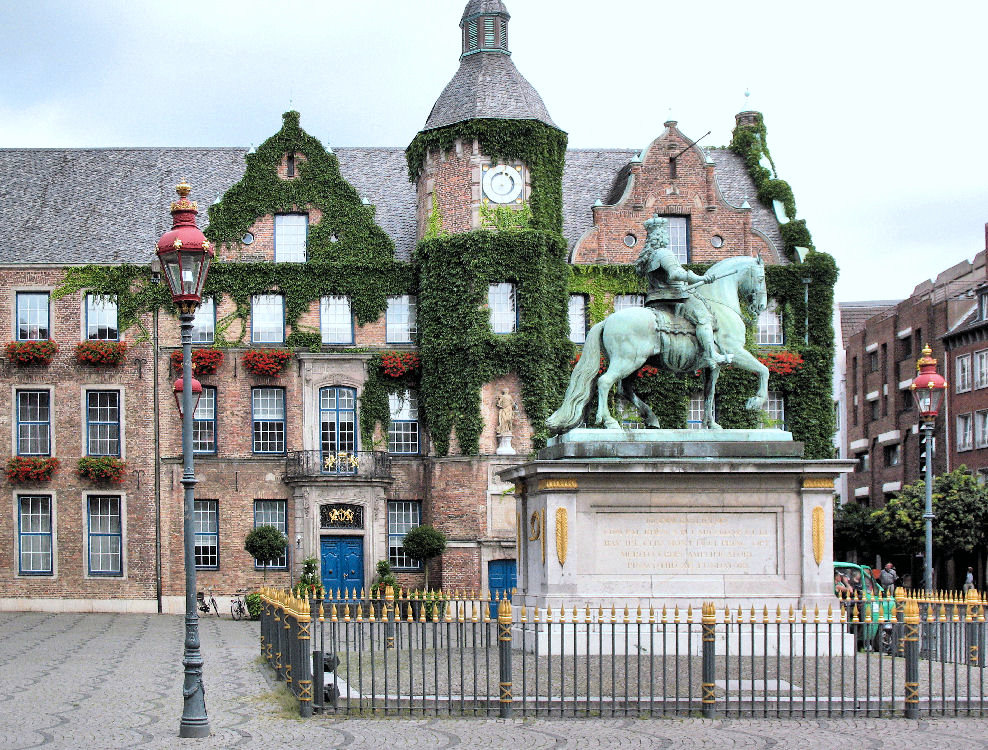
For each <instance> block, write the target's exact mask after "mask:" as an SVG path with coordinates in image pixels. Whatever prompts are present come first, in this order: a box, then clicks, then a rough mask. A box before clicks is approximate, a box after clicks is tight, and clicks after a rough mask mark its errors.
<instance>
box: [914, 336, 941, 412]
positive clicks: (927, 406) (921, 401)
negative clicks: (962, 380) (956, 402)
mask: <svg viewBox="0 0 988 750" xmlns="http://www.w3.org/2000/svg"><path fill="white" fill-rule="evenodd" d="M916 370H917V371H918V372H919V374H918V375H917V376H916V379H915V380H913V382H912V385H910V386H909V390H911V391H912V392H913V399H914V400H915V401H916V408H917V409H918V410H919V416H920V418H921V419H922V420H923V421H924V422H932V421H933V420H934V419H936V418H937V413H938V412H939V411H940V402H941V401H942V400H943V394H944V392H945V391H946V390H947V381H946V380H944V379H943V377H942V376H941V375H940V374H939V373H938V372H937V361H936V360H935V359H934V358H933V350H932V349H930V345H929V344H927V345H926V346H925V347H923V356H922V357H920V358H919V361H918V362H916Z"/></svg>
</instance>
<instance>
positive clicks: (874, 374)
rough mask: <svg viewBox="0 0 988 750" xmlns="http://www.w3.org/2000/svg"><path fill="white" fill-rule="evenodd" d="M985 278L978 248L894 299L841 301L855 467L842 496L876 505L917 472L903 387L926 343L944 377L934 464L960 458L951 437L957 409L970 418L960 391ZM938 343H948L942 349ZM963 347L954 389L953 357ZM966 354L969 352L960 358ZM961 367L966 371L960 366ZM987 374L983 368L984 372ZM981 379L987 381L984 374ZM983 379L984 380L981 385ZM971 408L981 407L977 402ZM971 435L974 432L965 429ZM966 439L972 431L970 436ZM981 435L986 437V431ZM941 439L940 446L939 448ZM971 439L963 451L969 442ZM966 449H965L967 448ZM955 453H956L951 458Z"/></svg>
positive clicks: (909, 404) (966, 382) (916, 435)
mask: <svg viewBox="0 0 988 750" xmlns="http://www.w3.org/2000/svg"><path fill="white" fill-rule="evenodd" d="M984 282H985V253H984V252H982V253H979V254H978V255H977V256H975V258H974V260H973V262H972V261H962V262H961V263H958V264H957V265H955V266H953V267H951V268H949V269H947V270H946V271H944V272H942V273H941V274H940V275H939V276H937V278H936V280H934V281H925V282H923V283H922V284H920V285H918V286H917V287H916V288H915V289H914V290H913V293H912V294H911V295H910V296H909V297H908V298H907V299H905V300H902V301H900V302H891V301H889V302H860V303H858V302H855V303H842V304H841V316H842V321H843V325H844V345H845V363H846V394H847V395H846V398H847V412H846V415H845V424H846V431H847V438H846V439H847V445H846V451H847V453H846V455H847V457H848V458H856V459H857V460H858V467H857V469H856V471H855V472H854V473H852V474H849V475H848V480H847V481H848V497H847V498H846V499H847V500H855V501H857V502H859V503H864V504H867V505H870V506H872V507H881V506H882V505H884V503H885V500H886V499H887V498H888V497H889V496H891V495H892V494H894V493H895V492H897V491H899V490H900V489H901V488H902V487H903V486H904V485H906V484H909V483H911V482H914V481H916V480H917V479H920V478H921V475H920V466H921V456H920V452H921V445H920V437H921V434H920V432H919V420H918V417H917V414H916V409H915V406H914V404H913V397H912V394H911V392H910V391H909V390H908V389H909V385H910V384H911V383H912V381H913V378H915V377H916V361H917V360H918V359H919V357H920V353H921V351H922V349H923V347H924V346H925V345H926V344H929V345H930V347H931V348H932V350H933V356H934V357H935V358H936V359H937V360H938V361H939V368H938V369H939V371H940V372H941V373H942V374H944V376H945V377H946V378H947V382H948V383H949V384H950V386H951V387H950V390H949V391H948V394H947V398H946V399H945V403H944V405H943V406H941V409H940V416H939V417H938V418H937V423H936V434H935V436H936V446H937V450H936V452H935V459H934V463H933V466H934V471H935V472H937V473H941V472H943V471H946V470H949V469H951V468H954V467H956V466H957V465H958V464H959V463H963V462H964V461H963V459H962V457H963V456H964V453H961V454H960V455H959V454H958V453H957V452H956V450H955V448H954V446H953V443H954V440H955V433H954V422H955V419H954V416H953V415H955V414H956V413H957V411H958V409H961V410H962V411H964V410H965V409H966V411H965V412H964V413H965V414H967V416H968V418H970V419H971V422H970V427H971V428H972V429H973V424H974V423H973V417H972V415H974V414H975V412H976V411H977V410H976V409H974V407H973V405H972V404H971V403H967V402H966V401H965V399H968V398H970V397H969V396H968V395H967V394H968V392H972V393H975V394H976V389H972V380H971V369H970V361H969V360H970V355H971V354H972V351H973V350H975V349H977V348H978V347H977V346H974V342H975V339H976V338H977V333H976V331H977V330H978V328H979V322H978V321H977V320H976V319H975V317H976V315H975V314H976V312H977V311H976V309H975V308H976V304H975V303H976V298H975V294H976V290H977V289H978V288H983V285H984ZM945 344H946V346H948V347H950V349H951V351H950V352H949V353H948V352H945ZM958 353H961V354H962V363H964V362H966V363H967V364H966V365H963V364H962V369H961V372H966V375H963V377H962V380H961V385H960V388H961V390H960V392H958V390H957V388H958V382H957V380H956V378H955V377H954V376H953V373H955V372H957V365H956V364H955V360H956V358H957V354H958ZM964 354H967V355H968V357H969V359H968V360H964V359H963V355H964ZM964 367H967V369H966V371H965V370H964V369H963V368H964ZM986 377H988V374H986ZM985 385H988V381H986V383H985ZM982 387H983V386H982ZM978 408H981V409H984V408H988V405H985V404H981V406H979V407H978ZM971 434H972V435H973V433H971ZM972 439H973V438H972ZM984 440H988V437H985V438H984ZM944 446H946V449H945V448H944ZM973 447H974V446H973V442H972V445H971V446H970V447H967V448H964V449H963V450H964V451H971V450H972V449H973ZM967 455H971V454H970V453H968V454H967ZM958 459H961V460H958Z"/></svg>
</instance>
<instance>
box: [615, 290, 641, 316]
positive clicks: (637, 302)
mask: <svg viewBox="0 0 988 750" xmlns="http://www.w3.org/2000/svg"><path fill="white" fill-rule="evenodd" d="M644 306H645V296H644V295H641V294H615V295H614V312H619V311H621V310H625V309H627V308H629V307H644Z"/></svg>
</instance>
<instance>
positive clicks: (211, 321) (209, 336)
mask: <svg viewBox="0 0 988 750" xmlns="http://www.w3.org/2000/svg"><path fill="white" fill-rule="evenodd" d="M215 335H216V307H215V305H214V304H213V298H212V297H203V298H202V302H200V303H199V307H197V308H196V314H195V317H194V318H192V343H193V344H212V343H213V339H214V336H215Z"/></svg>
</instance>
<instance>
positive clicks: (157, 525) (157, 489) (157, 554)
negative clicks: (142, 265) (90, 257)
mask: <svg viewBox="0 0 988 750" xmlns="http://www.w3.org/2000/svg"><path fill="white" fill-rule="evenodd" d="M156 267H157V270H156ZM160 269H161V262H160V261H159V260H158V259H157V258H155V259H154V260H153V261H152V262H151V282H152V283H155V284H160V283H161V270H160ZM151 350H152V357H151V361H152V362H153V363H154V364H153V365H152V369H151V372H152V376H153V377H154V387H153V390H152V402H153V403H152V407H151V424H152V429H153V431H154V443H153V445H154V588H155V593H156V596H157V599H158V614H159V615H160V614H161V611H162V607H161V595H162V592H161V429H160V427H161V426H160V424H159V421H158V406H159V396H160V393H159V388H158V356H159V354H160V351H159V349H158V309H157V308H155V309H154V312H153V313H152V321H151Z"/></svg>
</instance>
